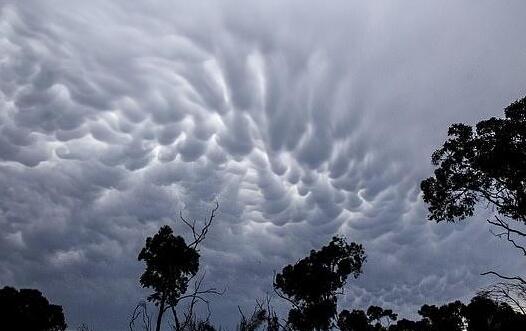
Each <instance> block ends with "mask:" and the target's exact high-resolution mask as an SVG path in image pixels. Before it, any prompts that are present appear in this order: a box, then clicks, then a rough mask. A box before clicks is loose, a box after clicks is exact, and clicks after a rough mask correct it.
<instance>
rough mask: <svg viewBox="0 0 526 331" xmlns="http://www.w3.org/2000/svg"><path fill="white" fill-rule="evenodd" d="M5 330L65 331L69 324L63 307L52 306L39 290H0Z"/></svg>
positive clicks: (0, 309) (5, 288)
mask: <svg viewBox="0 0 526 331" xmlns="http://www.w3.org/2000/svg"><path fill="white" fill-rule="evenodd" d="M0 312H1V316H2V318H1V321H0V322H1V323H2V329H3V330H26V331H64V330H66V327H67V324H66V322H65V319H64V313H63V311H62V307H61V306H58V305H53V304H50V303H49V301H48V300H47V299H46V298H45V297H44V296H43V295H42V293H41V292H40V291H38V290H34V289H20V291H18V290H16V289H14V288H12V287H8V286H6V287H4V288H2V289H0Z"/></svg>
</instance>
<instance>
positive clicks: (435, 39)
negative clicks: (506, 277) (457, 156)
mask: <svg viewBox="0 0 526 331" xmlns="http://www.w3.org/2000/svg"><path fill="white" fill-rule="evenodd" d="M524 9H526V8H525V5H524V4H523V3H522V2H521V1H510V2H508V3H507V4H506V5H503V4H496V3H494V2H490V1H483V2H482V3H480V4H478V6H477V7H473V5H472V4H470V3H468V2H465V3H460V2H448V1H446V2H443V1H435V2H431V1H424V2H419V3H418V4H412V5H411V8H408V6H407V4H404V3H403V2H402V1H400V2H398V3H389V4H385V3H382V4H380V3H377V2H374V1H372V2H369V1H367V2H358V1H356V2H349V1H341V2H338V1H336V2H334V3H331V5H330V6H329V5H325V6H322V5H320V4H318V3H316V2H303V1H302V2H300V1H290V2H288V3H286V4H284V3H282V2H277V1H276V2H267V3H266V4H264V5H263V4H259V5H252V6H247V5H246V4H244V3H242V2H236V1H227V2H225V3H222V4H221V5H219V4H218V3H214V2H205V3H201V4H199V5H188V4H184V3H183V2H174V1H160V0H159V1H149V2H144V3H137V2H129V1H124V0H122V1H112V2H109V1H96V0H95V1H89V2H82V3H81V2H75V3H74V2H71V1H58V0H56V1H55V0H53V1H46V2H41V1H24V2H15V1H12V2H10V1H7V2H3V3H2V4H1V5H0V77H1V80H0V226H1V228H2V233H1V234H0V284H2V285H4V284H10V285H16V286H21V287H24V286H25V287H37V288H41V289H43V290H44V292H45V293H46V294H47V295H48V296H49V297H50V298H52V300H53V301H56V302H57V303H60V304H63V305H64V306H65V309H66V314H67V317H68V318H69V323H70V325H72V326H75V325H77V324H78V323H80V322H81V321H86V322H88V323H90V324H93V325H94V326H95V327H96V329H99V330H121V329H123V328H125V327H126V325H127V321H126V319H127V317H128V314H129V312H130V310H131V308H132V307H133V305H134V304H135V303H136V302H137V301H139V300H141V299H142V298H144V295H145V293H146V292H144V291H142V290H141V289H140V288H139V286H138V276H139V275H140V273H141V269H142V265H141V264H140V263H139V262H137V261H136V256H137V254H138V251H139V250H140V248H141V247H142V245H143V244H144V239H145V237H146V236H148V235H152V234H153V233H154V232H156V230H157V229H158V227H159V226H160V225H162V224H170V225H172V226H173V227H174V228H175V229H176V231H177V232H180V233H182V234H187V233H186V232H185V231H186V230H185V228H184V227H182V226H181V224H180V223H179V222H178V221H177V217H176V215H177V214H178V212H179V211H183V212H184V213H186V214H187V215H189V216H190V217H196V218H202V217H203V216H204V215H206V214H207V213H208V211H209V209H210V207H211V202H213V201H215V200H217V201H219V203H220V214H219V215H218V219H217V222H216V223H215V224H214V226H213V228H212V230H211V232H210V235H209V237H208V238H207V241H206V243H204V247H203V250H202V256H203V259H204V261H203V265H206V267H205V268H206V270H207V279H208V280H209V283H210V284H215V285H217V286H220V287H222V286H225V285H226V286H227V288H228V290H227V292H226V294H225V295H224V296H223V297H222V298H221V299H218V300H216V301H219V302H220V304H216V305H215V306H213V307H212V308H213V311H214V313H213V315H212V318H213V319H214V320H215V321H217V322H218V323H221V324H223V325H225V326H231V325H233V323H235V321H236V319H237V316H236V311H237V309H236V306H237V305H238V304H239V305H241V306H243V307H248V306H249V305H250V304H251V303H252V302H253V300H254V299H255V298H257V297H258V296H259V297H261V296H262V295H264V294H265V292H266V291H269V290H270V289H271V279H272V273H273V270H279V269H280V268H281V267H282V266H283V265H285V264H288V263H291V262H293V261H295V260H296V259H297V258H299V257H301V256H304V255H305V254H306V253H307V252H308V251H309V250H310V249H311V248H315V247H319V246H320V245H322V244H323V243H325V242H326V241H327V240H328V239H329V238H330V237H331V236H332V235H334V234H336V233H339V234H343V235H346V236H347V237H348V238H349V239H350V240H354V241H359V242H361V243H363V244H364V245H365V247H366V250H367V254H368V264H367V265H366V268H365V272H364V274H363V276H362V277H361V278H360V279H359V280H358V281H357V282H354V283H353V284H351V286H350V287H349V289H348V291H347V292H346V293H347V294H346V295H345V296H344V297H343V300H342V304H343V305H354V306H358V307H360V306H367V305H369V304H381V305H385V306H388V307H392V308H394V309H396V310H398V311H402V312H403V313H404V314H409V313H410V312H414V311H415V307H416V306H419V305H421V304H422V303H424V302H443V301H446V300H452V299H456V298H458V297H459V296H461V297H468V296H469V295H471V294H472V293H473V292H474V291H476V290H477V289H478V288H480V286H482V285H484V284H485V283H486V282H487V281H488V280H487V279H482V278H481V277H480V276H479V273H480V272H481V271H484V270H486V269H488V268H501V269H502V270H509V271H510V272H513V271H517V270H521V268H522V267H521V266H517V263H516V262H514V261H515V260H514V259H516V258H518V256H517V254H516V253H515V252H513V251H512V250H511V249H509V248H508V247H507V245H505V244H504V243H501V242H498V241H497V240H496V239H494V238H492V237H491V235H490V234H489V233H488V231H487V228H486V227H485V225H483V224H482V223H481V222H470V223H463V224H458V225H442V224H440V225H436V224H431V223H428V222H426V220H425V215H426V212H425V206H424V205H423V203H422V202H421V199H420V192H419V188H418V185H419V181H420V180H421V179H422V178H423V177H425V176H428V175H429V173H430V171H431V168H430V166H429V157H430V154H431V152H432V150H433V149H434V148H436V147H437V146H438V144H440V142H441V141H442V140H443V139H444V136H445V133H446V129H447V126H448V125H449V124H451V123H453V122H459V121H462V122H470V123H473V122H476V121H478V120H480V119H482V118H485V117H488V116H495V115H497V116H498V115H500V114H501V109H502V108H503V107H504V106H506V105H507V104H508V103H510V102H511V101H512V100H514V99H516V98H519V97H521V96H522V95H524V94H526V88H525V86H526V78H525V77H524V75H523V73H524V72H525V71H526V62H524V56H525V55H526V36H524V34H523V33H522V31H525V30H526V22H524V20H523V19H522V16H521V15H520V14H521V13H522V12H523V11H524Z"/></svg>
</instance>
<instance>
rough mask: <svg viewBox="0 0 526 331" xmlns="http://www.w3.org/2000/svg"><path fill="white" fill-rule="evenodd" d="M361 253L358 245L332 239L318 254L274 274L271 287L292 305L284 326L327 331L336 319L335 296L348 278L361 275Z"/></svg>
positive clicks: (313, 253) (362, 251)
mask: <svg viewBox="0 0 526 331" xmlns="http://www.w3.org/2000/svg"><path fill="white" fill-rule="evenodd" d="M364 262H365V252H364V249H363V247H362V246H361V245H359V244H356V243H351V244H348V243H347V242H346V241H345V239H343V238H340V237H333V238H332V240H331V242H330V243H329V244H328V245H327V246H324V247H322V248H321V249H320V250H319V251H315V250H311V252H310V255H309V256H308V257H305V258H303V259H301V260H299V261H298V262H297V263H296V264H294V265H288V266H286V267H285V268H283V270H282V272H281V273H279V274H277V275H276V278H275V282H274V287H275V289H276V290H277V291H278V293H279V294H280V295H281V296H282V297H284V298H286V299H287V300H288V301H289V302H290V303H292V305H293V308H292V309H291V310H290V311H289V316H288V321H287V322H288V324H289V325H290V327H291V328H293V329H295V330H315V329H316V330H328V329H329V328H330V327H331V325H332V321H333V319H334V318H335V316H336V305H337V298H336V295H337V294H338V293H339V290H341V289H342V287H343V286H344V285H345V283H346V281H347V278H348V276H349V275H351V274H352V275H353V276H354V277H355V278H356V277H358V275H359V274H360V273H361V272H362V266H363V263H364Z"/></svg>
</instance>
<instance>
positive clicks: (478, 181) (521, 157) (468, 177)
mask: <svg viewBox="0 0 526 331" xmlns="http://www.w3.org/2000/svg"><path fill="white" fill-rule="evenodd" d="M448 135H449V139H448V140H447V141H446V142H445V143H444V145H443V146H442V147H441V148H439V149H438V150H437V151H435V152H434V154H433V156H432V162H433V165H435V166H436V167H437V168H436V169H435V171H434V176H432V177H430V178H427V179H425V180H424V181H422V184H421V188H422V192H423V193H424V196H423V197H424V201H425V202H426V203H428V204H429V218H430V219H432V220H436V221H442V220H445V221H455V220H457V219H463V218H465V217H468V216H472V215H473V212H474V208H475V206H476V204H477V202H479V201H487V202H489V203H490V204H491V205H492V206H493V207H494V208H496V210H497V211H498V213H500V214H501V215H502V216H505V217H508V218H510V219H513V220H517V221H521V222H526V98H523V99H521V100H519V101H516V102H514V103H512V104H511V105H509V106H508V107H507V108H506V109H505V118H491V119H489V120H484V121H480V122H479V123H478V124H477V125H476V126H475V127H474V128H473V127H471V126H469V125H466V124H454V125H452V126H451V127H450V128H449V131H448Z"/></svg>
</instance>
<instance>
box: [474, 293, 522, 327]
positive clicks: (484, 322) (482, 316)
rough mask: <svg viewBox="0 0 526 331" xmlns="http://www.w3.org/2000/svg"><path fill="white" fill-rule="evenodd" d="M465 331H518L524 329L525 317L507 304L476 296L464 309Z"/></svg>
mask: <svg viewBox="0 0 526 331" xmlns="http://www.w3.org/2000/svg"><path fill="white" fill-rule="evenodd" d="M464 317H465V319H466V322H467V325H468V327H467V329H466V330H467V331H519V330H525V329H526V316H524V315H523V314H519V313H517V312H516V311H514V310H513V309H512V308H511V307H510V306H509V305H508V304H506V303H499V302H495V301H493V300H491V299H489V298H487V297H483V296H476V297H474V298H473V299H472V300H471V302H470V304H469V305H467V307H465V308H464Z"/></svg>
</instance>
